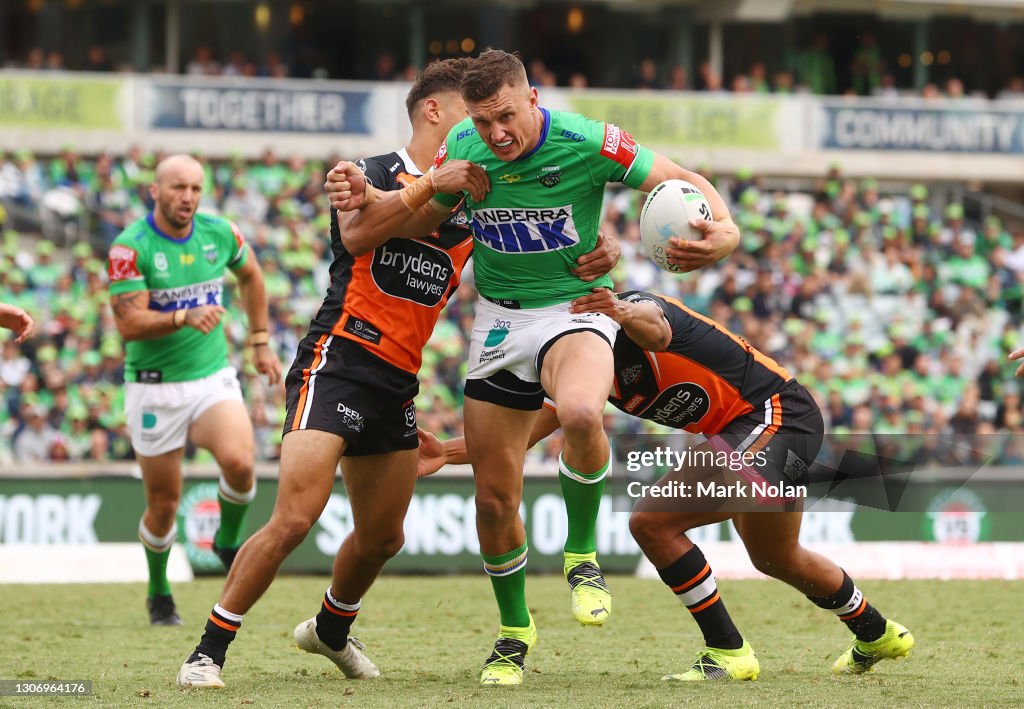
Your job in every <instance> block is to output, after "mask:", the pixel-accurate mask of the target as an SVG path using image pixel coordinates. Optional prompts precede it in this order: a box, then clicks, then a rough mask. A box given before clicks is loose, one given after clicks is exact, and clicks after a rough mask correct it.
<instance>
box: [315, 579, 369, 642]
mask: <svg viewBox="0 0 1024 709" xmlns="http://www.w3.org/2000/svg"><path fill="white" fill-rule="evenodd" d="M361 607H362V599H360V600H358V601H356V602H355V603H342V602H341V601H339V600H338V599H336V598H335V597H334V596H333V595H332V591H331V587H330V586H328V587H327V592H326V593H324V602H323V605H322V606H321V607H320V612H319V613H317V614H316V635H317V637H318V638H320V642H322V643H323V644H324V645H326V646H327V647H329V648H331V649H332V650H340V649H341V648H343V647H345V644H346V643H347V642H348V631H349V629H350V628H351V627H352V623H354V622H355V620H356V615H357V614H358V613H359V609H360V608H361Z"/></svg>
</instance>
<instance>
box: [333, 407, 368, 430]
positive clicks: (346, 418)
mask: <svg viewBox="0 0 1024 709" xmlns="http://www.w3.org/2000/svg"><path fill="white" fill-rule="evenodd" d="M338 413H339V414H341V422H342V423H343V424H345V425H346V426H348V427H349V428H351V429H352V430H353V431H355V432H356V433H362V432H363V430H365V429H366V420H365V419H364V418H363V415H362V414H361V413H359V412H358V411H356V410H355V409H353V408H352V407H351V406H346V405H345V404H342V403H340V402H339V403H338Z"/></svg>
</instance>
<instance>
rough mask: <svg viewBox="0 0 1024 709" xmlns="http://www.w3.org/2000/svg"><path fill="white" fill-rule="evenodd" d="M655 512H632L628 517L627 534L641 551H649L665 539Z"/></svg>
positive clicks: (659, 515) (662, 526)
mask: <svg viewBox="0 0 1024 709" xmlns="http://www.w3.org/2000/svg"><path fill="white" fill-rule="evenodd" d="M662 517H664V515H662V514H659V513H657V512H641V511H636V510H634V511H633V514H631V515H630V516H629V532H630V534H632V535H633V539H635V540H636V543H637V544H639V545H640V548H641V549H649V548H651V547H653V546H657V545H658V544H660V543H661V542H662V541H663V540H664V538H665V528H664V525H663V524H662V520H661V518H662Z"/></svg>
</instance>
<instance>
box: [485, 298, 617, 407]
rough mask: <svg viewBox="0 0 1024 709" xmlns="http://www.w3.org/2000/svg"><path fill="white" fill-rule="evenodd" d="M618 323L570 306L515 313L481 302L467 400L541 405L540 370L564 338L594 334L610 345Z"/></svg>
mask: <svg viewBox="0 0 1024 709" xmlns="http://www.w3.org/2000/svg"><path fill="white" fill-rule="evenodd" d="M618 331H619V324H618V323H617V322H615V321H614V320H612V319H611V318H610V317H608V316H607V315H604V314H603V313H570V312H569V303H559V304H558V305H550V306H548V307H546V308H528V309H522V310H513V309H510V308H504V307H502V306H500V305H496V304H494V303H492V302H490V301H489V300H486V299H484V298H479V299H478V300H477V303H476V319H475V320H474V321H473V335H472V338H471V341H470V344H469V371H468V372H467V374H466V380H467V381H466V396H468V397H470V398H472V399H479V400H481V401H489V402H491V403H495V404H499V405H501V406H507V407H509V408H513V409H522V410H525V411H536V410H537V409H539V408H540V407H541V406H542V404H543V403H544V390H543V388H542V387H541V385H540V368H541V366H542V365H543V363H544V356H545V355H546V354H547V352H548V350H549V349H550V348H551V346H552V345H553V344H555V342H556V341H558V340H559V339H560V338H561V337H562V336H564V335H568V334H571V333H574V332H593V333H595V334H596V335H599V336H600V337H602V338H603V339H604V340H605V341H606V342H607V343H608V346H609V347H612V346H614V345H615V336H616V335H617V334H618Z"/></svg>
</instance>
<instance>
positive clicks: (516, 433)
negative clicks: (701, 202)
mask: <svg viewBox="0 0 1024 709" xmlns="http://www.w3.org/2000/svg"><path fill="white" fill-rule="evenodd" d="M462 97H463V98H464V99H465V101H466V105H467V108H468V109H469V115H470V118H469V119H467V120H466V121H463V122H462V123H460V124H459V125H457V126H455V127H454V128H453V129H452V130H451V132H450V133H449V134H448V139H447V141H446V142H445V144H444V145H443V146H442V147H441V150H440V152H439V153H438V156H437V160H436V161H435V163H434V164H435V166H436V167H437V168H441V167H443V166H444V165H445V164H446V163H447V162H449V161H451V160H461V159H465V160H469V161H471V162H474V163H476V164H478V165H482V166H484V168H485V170H486V172H487V176H488V178H489V181H490V186H491V189H490V191H489V192H487V194H486V195H483V197H482V198H481V197H480V196H479V195H476V194H455V195H453V194H449V193H445V191H444V190H443V189H441V188H440V185H437V184H434V183H432V181H431V178H430V177H429V176H427V177H425V178H423V179H422V180H421V181H420V182H419V183H418V184H416V185H413V186H411V187H410V188H409V190H407V191H406V196H407V197H408V199H407V200H406V205H407V206H409V207H410V208H412V207H415V208H416V209H417V211H416V212H415V213H414V214H413V216H412V217H411V218H410V217H409V216H408V213H407V212H405V211H404V210H402V208H401V207H402V205H401V204H397V203H396V200H394V199H391V200H380V201H379V202H378V203H377V204H374V203H373V202H374V201H375V200H374V197H375V194H374V193H373V192H372V190H371V191H370V192H369V193H363V192H362V189H363V187H362V185H361V184H360V183H359V180H358V175H357V174H356V173H355V172H354V171H352V170H349V169H347V168H346V169H345V170H343V172H344V173H345V174H344V175H337V176H332V177H329V180H332V179H333V180H336V182H337V183H339V184H336V185H335V189H333V190H329V191H331V192H332V202H333V203H334V205H335V206H336V207H338V208H339V209H358V208H362V207H364V206H365V207H366V209H367V212H368V214H369V213H372V214H374V215H375V218H377V219H391V220H394V221H395V222H396V223H403V222H408V223H412V224H417V225H418V226H423V225H430V224H436V223H437V222H438V221H439V220H440V219H441V218H443V216H442V215H443V214H445V213H447V211H448V210H450V209H451V208H453V207H454V206H455V205H456V204H458V203H459V201H460V200H462V199H463V198H465V200H466V206H467V208H468V209H469V210H470V212H471V214H472V221H471V223H472V229H473V235H474V239H475V242H476V246H475V250H474V272H475V275H476V284H477V288H478V290H479V292H480V300H479V301H478V302H477V305H476V320H475V324H474V328H473V337H472V343H471V345H470V355H469V371H468V374H467V382H466V392H465V393H466V402H465V406H464V422H465V430H466V441H467V446H468V450H469V457H470V460H471V462H472V464H473V470H474V477H475V480H476V512H477V516H476V519H477V532H478V535H479V537H480V549H481V552H482V555H483V560H484V569H485V571H486V572H487V574H488V575H489V576H490V577H491V582H492V586H493V589H494V594H495V597H496V599H497V602H498V607H499V611H500V616H501V625H500V629H499V634H498V639H497V641H496V642H495V645H494V651H493V652H492V653H491V655H490V657H488V658H487V660H486V661H485V663H484V668H483V671H482V673H481V676H480V681H481V683H483V684H499V685H506V684H520V683H521V682H522V679H523V662H524V658H525V655H526V653H527V652H528V650H529V648H530V647H531V646H532V645H533V643H534V642H535V640H536V635H537V633H536V627H535V625H534V622H533V619H532V618H531V617H530V613H529V610H528V608H527V605H526V595H525V568H526V558H527V546H526V535H525V531H524V529H523V525H522V521H521V519H520V517H519V512H518V510H519V503H520V500H521V498H522V466H523V460H524V458H525V455H526V450H527V443H528V441H529V436H530V432H531V430H532V429H533V425H534V422H535V420H536V417H537V412H538V411H539V410H540V408H541V406H542V404H543V399H544V391H547V392H550V393H551V394H552V396H553V397H555V398H556V399H557V400H560V401H562V402H563V406H562V407H561V408H559V410H558V419H559V423H560V425H561V427H562V430H563V432H564V434H565V440H566V445H565V450H564V452H563V454H562V457H561V459H560V461H559V472H560V476H559V479H560V481H561V484H562V489H563V495H564V497H565V499H566V504H567V506H568V510H569V533H568V537H567V540H566V546H565V566H564V570H565V574H566V578H567V580H568V581H569V584H570V586H571V588H572V591H573V594H572V597H573V613H574V615H575V616H576V618H577V619H578V620H580V622H582V623H585V624H600V623H602V622H604V620H605V619H606V618H607V616H608V613H609V611H610V609H611V596H610V594H609V593H608V590H607V585H606V584H605V581H604V578H603V576H602V575H601V571H600V568H599V567H598V565H597V563H596V554H595V550H596V542H595V529H594V527H595V523H596V519H597V512H598V505H599V503H600V499H601V492H602V489H603V486H604V479H605V477H606V476H607V474H608V471H609V466H610V462H611V459H610V450H609V447H608V439H607V436H606V435H605V433H604V430H603V428H602V426H601V412H602V410H603V407H604V402H605V399H606V398H607V396H608V392H609V391H610V389H611V384H612V350H611V346H612V344H613V342H614V340H615V335H616V332H617V330H618V324H617V323H616V322H615V321H614V320H612V319H611V318H609V317H607V316H606V315H605V314H603V313H597V312H594V313H582V314H581V313H571V312H570V311H569V305H568V304H569V302H570V301H571V300H572V299H574V298H576V297H578V296H581V295H584V294H586V293H589V292H590V284H588V283H584V282H582V281H581V280H580V279H579V278H578V277H577V276H576V275H575V274H573V273H572V272H571V270H570V266H571V265H572V263H573V261H574V260H575V258H576V257H577V256H578V255H579V254H581V253H585V252H587V251H589V250H590V249H592V248H593V247H594V244H595V243H596V241H597V238H598V223H599V220H600V213H601V205H602V200H603V196H604V188H605V184H606V183H608V182H623V183H625V184H626V185H628V186H630V187H633V188H634V189H638V190H641V191H650V190H651V189H652V188H653V187H654V186H655V185H657V184H658V183H660V182H662V181H664V180H667V179H670V178H679V179H684V180H688V181H689V182H691V183H693V184H695V185H697V186H698V187H700V189H701V191H702V192H704V194H705V196H706V197H707V199H708V202H709V204H710V206H711V211H712V219H713V221H707V222H701V223H699V225H698V228H701V229H702V230H704V231H705V238H704V239H703V240H701V241H699V242H686V243H685V246H686V250H687V252H688V253H687V254H686V261H685V264H684V265H685V266H686V267H688V268H696V267H700V266H703V265H706V264H709V263H712V262H714V261H717V260H718V259H720V258H722V257H724V256H726V255H727V254H729V253H731V252H732V250H733V249H734V248H735V247H736V244H737V243H738V241H739V231H738V229H737V228H736V226H735V225H734V224H733V223H732V220H731V219H730V217H729V211H728V208H727V207H726V205H725V202H724V201H723V200H722V198H721V196H720V195H719V194H718V192H717V191H716V190H715V188H714V187H713V186H712V185H711V184H710V183H709V182H708V181H707V180H705V179H704V178H703V177H701V176H700V175H698V174H696V173H693V172H690V171H688V170H684V169H683V168H681V167H679V166H677V165H675V164H674V163H672V162H671V161H670V160H668V159H667V158H665V157H663V156H661V155H658V154H655V153H653V152H652V151H650V150H648V149H646V148H643V147H641V146H639V145H638V144H637V143H636V141H635V140H634V139H633V138H632V137H631V136H630V135H629V134H628V133H626V132H625V131H622V130H620V129H619V128H618V127H616V126H614V125H611V124H605V123H601V122H598V121H593V120H589V119H587V118H585V117H583V116H579V115H576V114H570V113H562V112H558V111H549V110H548V109H545V108H543V107H542V106H540V104H539V101H538V96H537V91H536V89H533V88H531V87H530V85H529V83H528V81H527V77H526V70H525V69H524V67H523V64H522V62H521V61H520V60H519V58H518V57H516V56H514V55H512V54H509V53H507V52H503V51H501V50H488V51H486V52H484V53H483V54H481V55H480V56H479V57H478V58H477V59H476V60H475V61H474V62H473V64H472V66H471V67H470V69H469V70H468V71H467V72H466V75H465V77H464V79H463V82H462ZM349 176H351V179H346V178H347V177H349ZM340 183H344V184H343V185H342V184H340ZM403 199H404V198H403ZM595 283H596V284H597V285H601V286H610V285H611V279H610V278H602V279H599V280H598V281H595Z"/></svg>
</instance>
